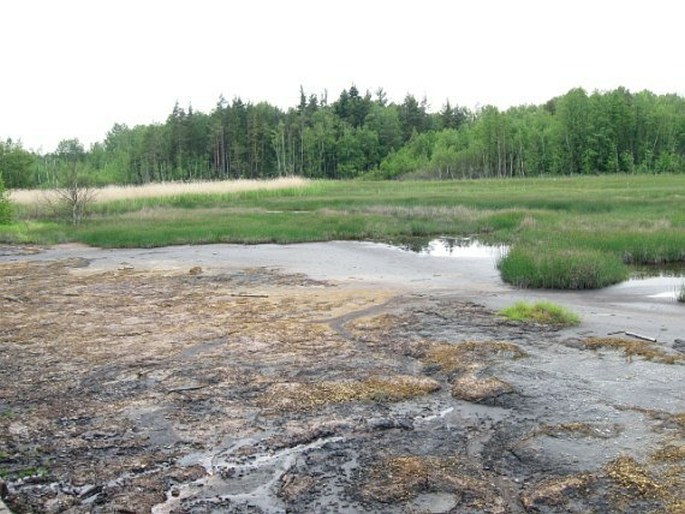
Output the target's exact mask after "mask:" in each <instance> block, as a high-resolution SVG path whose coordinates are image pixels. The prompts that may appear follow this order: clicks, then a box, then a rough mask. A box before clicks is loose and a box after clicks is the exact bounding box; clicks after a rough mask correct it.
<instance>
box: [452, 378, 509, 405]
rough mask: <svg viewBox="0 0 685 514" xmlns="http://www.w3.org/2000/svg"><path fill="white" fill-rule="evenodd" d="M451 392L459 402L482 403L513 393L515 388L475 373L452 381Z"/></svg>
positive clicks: (502, 381)
mask: <svg viewBox="0 0 685 514" xmlns="http://www.w3.org/2000/svg"><path fill="white" fill-rule="evenodd" d="M450 392H451V393H452V396H454V397H455V398H457V399H459V400H464V401H467V402H474V403H481V402H486V401H490V400H494V399H496V398H498V397H499V396H502V395H504V394H508V393H512V392H514V388H513V387H512V385H511V384H509V383H508V382H505V381H504V380H500V379H499V378H497V377H488V376H485V377H483V376H479V375H477V374H475V373H467V374H465V375H462V376H460V377H459V378H456V379H455V380H453V381H452V388H451V390H450Z"/></svg>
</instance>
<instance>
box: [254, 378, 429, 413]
mask: <svg viewBox="0 0 685 514" xmlns="http://www.w3.org/2000/svg"><path fill="white" fill-rule="evenodd" d="M438 389H440V385H439V384H438V383H437V382H436V381H435V380H431V379H429V378H425V377H412V376H407V375H398V376H393V377H384V378H378V377H374V378H370V379H367V380H360V381H355V380H344V381H343V380H341V381H326V382H319V383H316V384H303V383H298V384H279V385H278V386H275V387H274V388H272V390H271V391H270V393H269V394H268V396H267V398H266V403H267V404H269V405H273V406H276V407H277V408H278V407H281V408H290V409H293V408H294V409H298V408H299V409H303V408H304V409H306V408H313V407H317V406H323V405H328V404H334V403H346V402H354V401H359V402H384V401H388V402H398V401H402V400H407V399H410V398H415V397H417V396H423V395H426V394H429V393H432V392H435V391H437V390H438Z"/></svg>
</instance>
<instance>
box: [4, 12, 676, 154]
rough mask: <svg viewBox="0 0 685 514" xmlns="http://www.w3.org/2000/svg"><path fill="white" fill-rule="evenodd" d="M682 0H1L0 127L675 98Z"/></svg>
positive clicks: (97, 128) (34, 137) (48, 137)
mask: <svg viewBox="0 0 685 514" xmlns="http://www.w3.org/2000/svg"><path fill="white" fill-rule="evenodd" d="M681 5H685V4H683V3H682V1H681V0H650V1H648V2H647V1H645V2H635V1H632V0H627V1H614V0H591V1H588V0H573V1H568V0H556V1H554V0H546V1H543V0H540V1H538V0H478V1H475V0H474V1H457V0H453V1H441V0H422V1H420V2H416V1H410V0H409V1H407V2H398V1H385V0H363V1H359V0H342V1H340V0H328V1H326V0H311V1H310V0H276V1H272V0H243V1H239V2H229V1H210V0H192V1H187V2H180V1H171V0H167V1H156V0H155V1H152V0H116V1H110V0H59V1H57V0H3V1H2V6H1V9H0V49H1V52H2V53H1V54H0V66H1V67H2V73H1V74H0V138H1V139H5V138H7V137H11V138H13V139H15V140H16V139H21V141H22V142H23V144H24V147H25V148H30V149H36V150H39V151H41V150H42V151H52V150H53V149H54V148H55V146H56V145H57V143H58V142H59V141H60V140H61V139H65V138H72V137H78V138H79V139H80V140H81V141H82V142H83V143H85V144H86V146H87V145H89V144H90V143H93V142H95V141H100V140H103V139H104V138H105V135H106V133H107V131H108V130H109V129H110V128H111V127H112V125H113V124H114V123H117V122H118V123H126V124H128V125H129V126H133V125H136V124H141V123H145V124H147V123H153V122H163V121H164V120H165V119H166V117H167V115H168V114H169V113H170V112H171V109H172V107H173V105H174V102H175V101H176V100H178V101H179V102H180V103H181V105H183V106H184V107H185V106H187V105H188V104H189V103H192V105H193V108H194V109H196V110H201V111H204V112H209V111H210V110H211V109H212V108H213V106H214V105H215V104H216V101H217V99H218V98H219V95H220V94H223V95H224V96H225V97H226V98H227V99H229V100H230V99H231V98H233V97H234V96H240V97H241V98H242V99H243V100H249V101H252V102H259V101H262V100H265V101H268V102H269V103H272V104H275V105H278V106H280V107H283V108H287V107H290V106H294V105H296V104H297V102H298V99H299V88H300V85H302V86H303V87H304V89H305V92H306V93H307V94H310V93H316V94H320V93H322V92H323V91H324V90H327V91H328V98H329V101H333V100H335V99H336V98H337V97H338V95H339V93H340V91H341V90H342V89H343V88H348V87H349V86H350V85H351V84H352V83H354V84H356V86H357V87H358V88H359V89H360V90H361V91H362V92H364V91H365V90H367V89H368V90H370V91H371V92H372V93H373V92H374V91H375V90H376V89H377V88H378V87H383V88H384V89H385V91H386V92H387V93H388V97H389V98H390V99H391V100H393V101H397V102H401V101H402V99H403V98H404V96H405V95H406V94H407V93H412V94H414V95H415V96H417V97H418V98H421V97H423V96H424V95H425V96H426V97H427V98H428V101H429V104H430V106H431V109H432V110H438V109H439V108H440V107H441V106H442V105H443V104H444V102H445V100H446V99H449V100H450V102H451V103H452V104H453V105H454V104H459V105H464V106H467V107H469V108H476V107H478V106H483V105H486V104H493V105H496V106H498V107H501V108H507V107H509V106H511V105H518V104H539V103H542V102H544V101H546V100H548V99H549V98H552V97H553V96H557V95H560V94H563V93H565V92H566V91H568V90H569V89H571V88H573V87H577V86H581V87H584V88H585V89H586V90H588V91H593V90H595V89H599V90H607V89H612V88H615V87H617V86H620V85H623V86H625V87H627V88H628V89H630V90H631V91H640V90H642V89H649V90H651V91H653V92H655V93H659V94H662V93H677V94H680V95H683V96H685V66H684V65H683V64H684V62H685V58H684V54H685V34H684V33H683V30H684V29H683V20H684V19H685V18H684V16H683V14H685V6H684V7H681Z"/></svg>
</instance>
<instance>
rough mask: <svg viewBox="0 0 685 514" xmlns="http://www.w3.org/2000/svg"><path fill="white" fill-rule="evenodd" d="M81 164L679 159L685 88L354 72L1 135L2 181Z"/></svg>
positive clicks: (104, 171) (245, 166)
mask: <svg viewBox="0 0 685 514" xmlns="http://www.w3.org/2000/svg"><path fill="white" fill-rule="evenodd" d="M75 168H78V170H79V174H80V175H82V176H84V177H87V179H88V180H89V181H90V182H91V183H92V184H93V185H104V184H110V183H119V184H140V183H146V182H153V181H181V180H182V181H188V180H213V179H236V178H270V177H277V176H284V175H300V176H304V177H312V178H332V179H345V178H355V177H361V176H365V177H369V178H378V179H386V178H387V179H391V178H434V179H444V178H476V177H512V176H539V175H567V174H604V173H618V172H622V173H660V172H683V171H685V98H683V97H680V96H678V95H656V94H653V93H651V92H649V91H642V92H639V93H632V92H630V91H628V90H626V89H624V88H618V89H616V90H613V91H601V92H600V91H596V92H593V93H588V92H586V91H585V90H583V89H580V88H578V89H572V90H570V91H569V92H567V93H566V94H564V95H563V96H559V97H556V98H552V99H551V100H549V101H548V102H546V103H545V104H543V105H535V106H534V105H526V106H517V107H512V108H509V109H507V110H500V109H498V108H497V107H493V106H485V107H483V108H480V109H478V110H476V111H472V110H469V109H467V108H464V107H460V106H458V105H454V106H452V105H450V104H449V102H448V103H445V104H444V105H443V106H442V107H441V108H440V109H437V110H431V109H430V107H429V105H428V102H427V100H426V99H423V100H417V98H416V97H414V96H413V95H411V94H408V95H407V96H406V97H405V98H404V101H403V102H402V103H400V104H397V103H393V102H389V101H388V100H387V95H386V93H385V92H384V91H383V90H382V89H379V90H377V91H376V92H374V93H371V92H368V91H367V92H365V93H364V94H362V93H360V91H359V90H358V89H357V88H356V87H355V86H354V85H353V86H351V87H350V88H349V89H346V90H343V91H342V93H341V94H340V96H339V97H338V98H337V99H335V100H334V101H329V99H328V98H327V96H326V95H318V96H317V95H315V94H307V93H306V92H305V91H304V90H303V89H300V98H299V103H298V104H297V106H296V107H291V108H289V109H288V110H287V111H284V110H282V109H280V108H278V107H275V106H272V105H270V104H268V103H266V102H260V103H250V102H243V101H242V100H241V99H240V98H234V99H232V100H231V101H227V100H226V99H224V98H223V97H221V98H220V99H219V100H218V102H217V104H216V106H215V107H214V108H213V109H212V111H211V112H209V113H204V112H200V111H196V110H194V109H193V108H192V107H191V106H187V107H184V106H181V105H178V104H176V105H175V106H174V107H173V109H172V110H171V113H170V114H169V116H168V117H167V119H166V122H164V123H160V124H150V125H138V126H134V127H128V126H126V125H123V124H116V125H114V126H113V127H112V128H111V130H110V131H109V132H108V133H107V134H106V137H105V138H104V140H103V141H101V142H98V143H95V144H93V145H92V146H91V147H90V148H88V149H86V148H84V146H83V145H82V144H81V143H80V142H79V141H78V139H67V140H63V141H61V142H60V143H59V145H58V147H57V148H56V150H55V151H54V152H52V153H48V154H44V155H38V154H35V153H33V152H30V151H27V150H26V149H24V148H22V145H21V143H20V142H13V141H11V140H6V141H0V173H1V177H2V179H3V180H4V183H5V186H6V187H8V188H31V187H50V186H53V185H57V184H59V182H60V180H61V178H60V177H62V176H63V175H64V170H73V169H75Z"/></svg>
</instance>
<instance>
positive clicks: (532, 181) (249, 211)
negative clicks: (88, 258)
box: [0, 174, 685, 288]
mask: <svg viewBox="0 0 685 514" xmlns="http://www.w3.org/2000/svg"><path fill="white" fill-rule="evenodd" d="M684 200H685V174H683V175H653V176H645V175H640V176H627V175H610V176H601V177H562V178H526V179H482V180H466V181H430V182H429V181H402V182H400V181H312V182H310V183H308V184H306V185H305V186H303V187H293V188H285V189H276V190H254V191H242V192H234V193H220V194H219V193H211V194H179V195H176V196H171V197H154V198H137V199H124V200H116V201H110V202H102V203H98V204H96V205H93V209H92V211H93V215H92V217H91V218H90V219H88V220H85V221H84V222H83V223H82V224H81V226H79V227H76V228H75V227H71V226H70V225H68V224H67V223H66V222H63V221H60V220H56V219H54V218H52V217H51V213H50V212H49V210H48V209H45V208H43V207H42V206H41V205H15V206H14V212H15V220H16V221H15V222H14V223H13V224H10V225H2V226H0V242H10V243H37V244H54V243H58V242H67V241H80V242H83V243H86V244H90V245H96V246H103V247H153V246H164V245H170V244H197V243H219V242H232V243H265V242H270V243H296V242H306V241H328V240H335V239H345V240H376V241H389V240H394V239H401V238H405V237H425V238H431V237H435V236H465V235H475V236H477V237H478V238H480V239H481V240H483V241H484V242H491V243H502V244H508V245H512V249H511V251H510V253H509V257H507V258H506V259H505V260H503V261H502V262H501V263H500V269H501V272H502V275H503V277H504V278H505V280H508V281H509V282H511V283H514V284H517V285H521V286H525V287H553V288H591V287H603V286H605V285H607V284H611V283H615V282H618V281H621V280H624V279H625V278H626V277H627V274H628V268H627V267H626V265H636V264H657V265H664V264H669V263H683V262H685V209H683V208H682V206H683V202H684Z"/></svg>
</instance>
